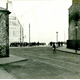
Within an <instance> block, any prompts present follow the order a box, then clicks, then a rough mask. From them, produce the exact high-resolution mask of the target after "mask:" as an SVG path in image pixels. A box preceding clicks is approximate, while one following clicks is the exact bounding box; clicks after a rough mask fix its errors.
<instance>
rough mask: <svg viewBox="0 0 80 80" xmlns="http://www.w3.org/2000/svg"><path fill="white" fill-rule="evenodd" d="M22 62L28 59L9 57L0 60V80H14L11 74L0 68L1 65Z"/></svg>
mask: <svg viewBox="0 0 80 80" xmlns="http://www.w3.org/2000/svg"><path fill="white" fill-rule="evenodd" d="M24 60H28V59H27V58H22V57H18V56H15V55H10V56H9V57H4V58H0V79H16V78H15V77H13V76H12V75H11V74H9V73H8V72H6V71H5V70H4V69H3V68H2V67H1V65H3V64H10V63H15V62H20V61H24Z"/></svg>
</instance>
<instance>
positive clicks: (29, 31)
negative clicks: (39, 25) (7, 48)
mask: <svg viewBox="0 0 80 80" xmlns="http://www.w3.org/2000/svg"><path fill="white" fill-rule="evenodd" d="M29 46H30V24H29Z"/></svg>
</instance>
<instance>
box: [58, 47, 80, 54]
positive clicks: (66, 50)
mask: <svg viewBox="0 0 80 80" xmlns="http://www.w3.org/2000/svg"><path fill="white" fill-rule="evenodd" d="M57 50H59V51H62V52H68V53H72V54H75V50H74V49H68V48H66V46H63V47H58V48H57ZM77 55H80V50H77Z"/></svg>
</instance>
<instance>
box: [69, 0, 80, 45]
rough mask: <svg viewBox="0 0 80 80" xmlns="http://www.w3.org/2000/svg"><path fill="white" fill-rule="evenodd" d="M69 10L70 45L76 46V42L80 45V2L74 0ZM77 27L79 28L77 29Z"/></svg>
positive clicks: (79, 0)
mask: <svg viewBox="0 0 80 80" xmlns="http://www.w3.org/2000/svg"><path fill="white" fill-rule="evenodd" d="M68 10H69V28H68V40H71V42H72V43H71V42H70V41H68V42H69V43H68V44H72V45H71V46H75V44H76V43H75V42H76V39H77V42H78V43H79V44H80V0H72V5H71V6H70V8H69V9H68ZM76 26H78V27H77V28H76Z"/></svg>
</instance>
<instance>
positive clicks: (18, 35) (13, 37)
mask: <svg viewBox="0 0 80 80" xmlns="http://www.w3.org/2000/svg"><path fill="white" fill-rule="evenodd" d="M8 10H9V11H10V12H11V14H10V15H9V44H10V43H12V42H24V29H23V27H22V25H21V23H20V22H19V20H18V18H17V17H16V15H15V13H14V11H13V5H12V1H8Z"/></svg>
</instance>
